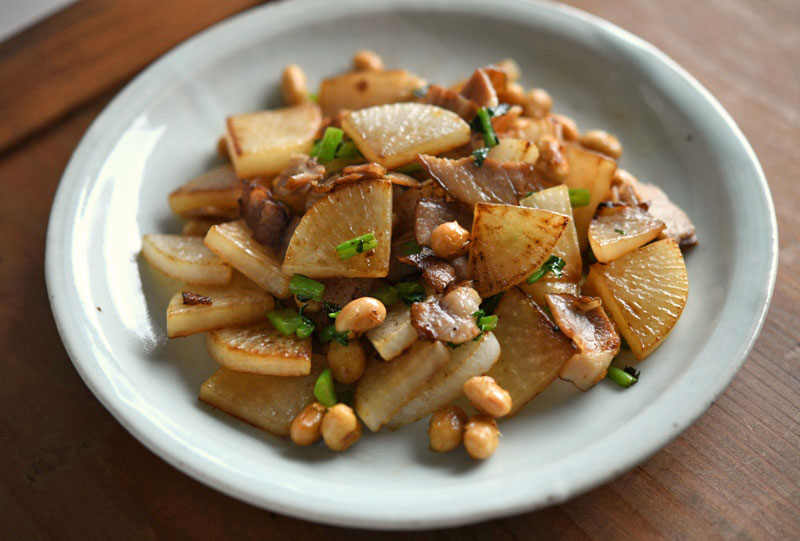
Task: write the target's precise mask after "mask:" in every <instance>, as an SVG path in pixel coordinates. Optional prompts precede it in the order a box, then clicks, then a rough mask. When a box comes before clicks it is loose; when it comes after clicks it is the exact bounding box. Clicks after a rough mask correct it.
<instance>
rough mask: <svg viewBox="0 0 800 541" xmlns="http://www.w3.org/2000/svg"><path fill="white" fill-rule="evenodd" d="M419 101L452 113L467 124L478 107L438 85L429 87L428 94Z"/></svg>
mask: <svg viewBox="0 0 800 541" xmlns="http://www.w3.org/2000/svg"><path fill="white" fill-rule="evenodd" d="M419 101H420V102H422V103H429V104H431V105H436V106H438V107H441V108H443V109H447V110H448V111H453V112H454V113H455V114H457V115H458V116H460V117H461V118H463V119H464V120H466V121H467V122H471V121H472V119H473V118H475V115H476V114H477V113H478V105H477V104H476V103H475V102H474V101H472V100H470V99H467V98H465V97H464V96H462V95H461V94H458V93H456V92H453V91H452V90H450V89H447V88H445V87H443V86H439V85H431V86H430V87H429V88H428V93H427V94H425V97H423V98H421V99H420V100H419Z"/></svg>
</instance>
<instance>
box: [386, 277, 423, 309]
mask: <svg viewBox="0 0 800 541" xmlns="http://www.w3.org/2000/svg"><path fill="white" fill-rule="evenodd" d="M394 287H395V289H397V294H398V295H399V296H400V298H401V299H403V301H404V302H405V303H406V304H409V305H410V304H413V303H415V302H422V301H424V300H425V298H426V297H427V295H426V294H425V288H423V287H422V286H421V285H419V284H418V283H416V282H400V283H398V284H395V286H394Z"/></svg>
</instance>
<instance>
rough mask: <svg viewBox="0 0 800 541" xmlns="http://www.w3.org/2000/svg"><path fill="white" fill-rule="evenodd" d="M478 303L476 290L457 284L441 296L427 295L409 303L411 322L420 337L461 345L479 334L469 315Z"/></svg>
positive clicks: (479, 300)
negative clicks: (421, 300)
mask: <svg viewBox="0 0 800 541" xmlns="http://www.w3.org/2000/svg"><path fill="white" fill-rule="evenodd" d="M480 303H481V298H480V296H479V295H478V292H477V291H475V290H474V289H472V288H471V287H458V288H456V289H453V290H452V291H450V292H449V293H447V294H446V295H444V296H443V297H442V298H441V299H439V298H437V297H429V298H428V299H427V300H425V301H424V302H415V303H414V304H413V305H411V323H412V325H414V327H415V328H416V329H417V333H419V337H420V339H421V340H440V341H442V342H450V343H451V344H463V343H464V342H467V341H469V340H472V339H473V338H475V337H476V336H478V335H479V334H480V333H481V331H480V330H479V329H478V326H477V325H476V324H475V318H474V317H473V316H472V314H473V313H475V312H476V311H477V310H478V308H479V307H480Z"/></svg>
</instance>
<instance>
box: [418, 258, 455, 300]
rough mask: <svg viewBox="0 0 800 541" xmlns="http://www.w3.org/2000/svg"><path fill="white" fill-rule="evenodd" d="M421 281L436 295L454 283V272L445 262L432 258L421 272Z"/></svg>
mask: <svg viewBox="0 0 800 541" xmlns="http://www.w3.org/2000/svg"><path fill="white" fill-rule="evenodd" d="M422 279H423V280H425V283H426V284H428V285H429V286H430V287H431V289H433V290H434V291H435V292H436V293H441V292H443V291H444V290H445V289H446V288H447V286H448V285H450V284H451V283H452V282H454V281H455V279H456V270H455V269H454V268H453V266H452V265H451V264H450V263H448V262H447V261H443V260H441V259H438V258H433V259H432V260H430V261H429V263H428V265H427V266H426V267H425V270H423V271H422Z"/></svg>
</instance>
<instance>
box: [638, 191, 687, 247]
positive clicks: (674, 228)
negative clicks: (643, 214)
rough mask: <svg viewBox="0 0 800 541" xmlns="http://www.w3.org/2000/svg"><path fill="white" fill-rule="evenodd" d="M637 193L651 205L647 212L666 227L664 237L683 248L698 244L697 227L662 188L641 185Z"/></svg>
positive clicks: (663, 232)
mask: <svg viewBox="0 0 800 541" xmlns="http://www.w3.org/2000/svg"><path fill="white" fill-rule="evenodd" d="M636 191H637V194H638V195H639V198H640V199H641V200H642V201H644V202H645V203H647V204H648V205H649V208H648V209H647V212H649V213H650V214H651V215H653V217H655V218H657V219H659V220H661V221H662V222H664V224H665V225H666V227H665V228H664V230H663V231H662V232H661V234H662V235H666V236H667V237H669V238H671V239H674V240H675V241H676V242H677V243H678V244H679V245H681V246H683V247H686V246H694V245H695V244H697V235H696V234H695V227H694V224H693V223H692V221H691V220H690V219H689V216H687V215H686V213H685V212H683V210H681V208H680V207H678V205H676V204H675V203H673V202H672V201H670V199H669V197H667V194H665V193H664V192H663V191H662V190H661V188H659V187H658V186H656V185H654V184H644V183H640V184H639V186H638V188H637V190H636Z"/></svg>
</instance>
